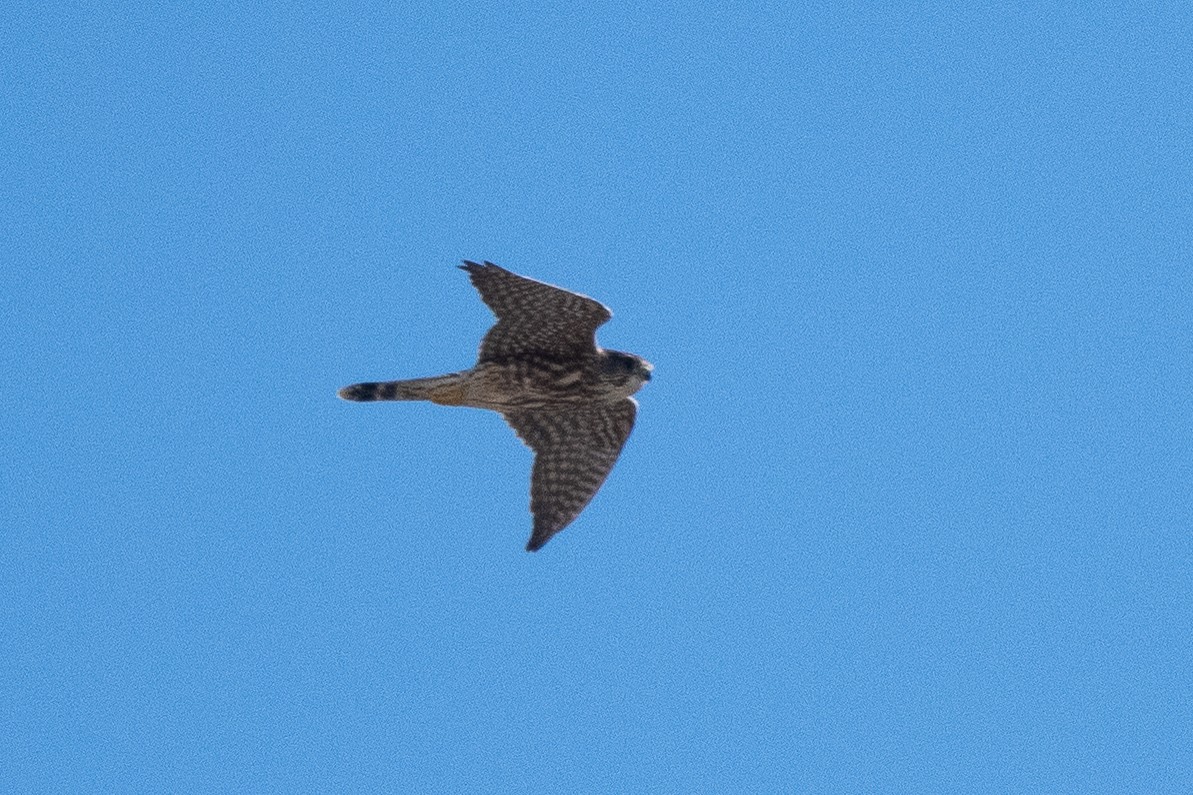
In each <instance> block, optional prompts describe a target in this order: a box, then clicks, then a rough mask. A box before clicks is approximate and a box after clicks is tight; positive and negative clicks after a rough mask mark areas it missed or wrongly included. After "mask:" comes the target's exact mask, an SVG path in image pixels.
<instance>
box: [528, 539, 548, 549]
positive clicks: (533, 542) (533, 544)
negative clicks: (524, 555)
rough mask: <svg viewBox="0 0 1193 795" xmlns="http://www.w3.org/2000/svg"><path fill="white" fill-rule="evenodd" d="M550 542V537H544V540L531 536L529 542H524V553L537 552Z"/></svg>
mask: <svg viewBox="0 0 1193 795" xmlns="http://www.w3.org/2000/svg"><path fill="white" fill-rule="evenodd" d="M550 540H551V536H546V537H545V538H544V537H541V536H531V537H530V540H529V541H527V542H526V551H527V552H538V551H539V550H540V549H542V548H543V545H544V544H546V543H547V542H548V541H550Z"/></svg>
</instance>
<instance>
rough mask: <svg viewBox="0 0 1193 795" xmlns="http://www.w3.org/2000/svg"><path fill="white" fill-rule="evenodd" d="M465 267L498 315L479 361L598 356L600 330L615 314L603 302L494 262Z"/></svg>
mask: <svg viewBox="0 0 1193 795" xmlns="http://www.w3.org/2000/svg"><path fill="white" fill-rule="evenodd" d="M460 267H461V268H462V269H463V270H465V271H467V272H468V276H469V278H470V279H471V280H472V285H473V286H474V287H476V289H477V291H478V292H479V293H480V294H481V300H483V301H484V302H485V303H486V304H488V306H489V308H490V309H492V310H493V314H495V315H496V316H497V325H495V326H493V328H491V329H489V332H488V333H487V334H485V338H484V340H482V341H481V348H480V361H489V360H504V359H509V358H510V357H515V356H522V355H525V354H527V353H540V354H548V355H552V356H555V357H560V358H571V357H580V356H591V355H593V354H595V353H596V330H597V327H598V326H600V325H601V324H602V323H604V322H605V321H606V320H608V319H609V318H610V317H612V316H613V313H611V312H610V311H609V309H608V307H606V306H605V305H604V304H602V303H600V302H599V301H594V300H593V299H591V298H589V297H587V296H584V295H579V294H578V293H573V292H569V291H567V290H562V289H560V288H558V287H552V286H551V285H549V284H544V283H543V282H538V281H535V280H534V279H527V278H526V277H525V276H519V275H518V274H516V273H510V272H509V271H507V270H506V269H505V268H501V267H498V266H497V265H494V264H493V263H491V262H486V263H484V264H483V265H482V264H480V263H476V262H469V261H465V262H464V264H463V265H461V266H460Z"/></svg>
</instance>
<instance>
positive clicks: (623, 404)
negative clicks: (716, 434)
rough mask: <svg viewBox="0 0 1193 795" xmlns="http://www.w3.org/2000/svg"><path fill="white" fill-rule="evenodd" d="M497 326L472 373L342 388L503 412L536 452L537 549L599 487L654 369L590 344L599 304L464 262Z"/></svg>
mask: <svg viewBox="0 0 1193 795" xmlns="http://www.w3.org/2000/svg"><path fill="white" fill-rule="evenodd" d="M460 267H461V269H463V270H465V271H467V272H468V276H469V278H470V279H471V280H472V284H473V286H474V287H476V289H477V291H478V292H480V295H481V300H483V301H484V302H485V303H486V304H488V306H489V308H490V309H492V310H493V314H495V315H496V316H497V323H496V325H494V326H493V327H492V328H490V329H489V331H488V333H486V334H485V337H484V339H483V340H482V341H481V346H480V355H479V356H478V357H477V362H476V365H475V366H474V367H472V368H471V369H469V370H462V371H460V372H458V373H448V374H447V375H439V376H434V377H431V378H413V379H408V380H404V381H380V382H368V383H362V384H353V385H351V386H346V387H344V388H343V389H341V390H340V391H339V393H338V394H339V396H340V397H341V398H343V399H344V400H353V401H373V400H429V401H431V402H432V403H438V404H440V405H443V406H472V407H474V408H481V409H491V410H493V411H496V412H499V413H500V414H501V416H502V417H504V418H505V421H506V422H507V423H509V425H510V427H511V428H513V429H514V433H516V434H517V435H518V438H520V439H521V440H522V441H523V442H524V443H526V445H527V446H528V447H530V448H531V449H532V450H533V451H534V467H533V470H532V472H531V476H530V512H531V514H532V515H533V516H534V527H533V530H532V532H531V536H530V541H529V542H528V543H527V544H526V549H527V550H528V551H530V552H534V551H536V550H538V549H540V548H541V547H542V546H543V544H546V543H547V541H549V540H550V539H551V537H552V536H553V535H555V534H556V533H558V532H559V531H560V530H562V529H563V528H565V527H567V526H568V525H569V524H571V522H572V520H574V519H575V518H576V517H577V516H579V514H580V512H581V511H582V510H584V507H585V506H586V505H588V503H589V502H590V501H591V500H592V498H593V496H594V495H595V494H596V493H597V490H598V489H600V487H601V484H603V483H604V482H605V478H606V477H608V475H609V471H610V470H611V469H612V468H613V464H614V463H615V462H616V461H617V457H618V455H620V454H621V448H622V446H624V445H625V441H626V439H627V438H628V437H629V435H630V431H631V430H632V429H633V427H634V417H635V415H636V414H637V410H638V402H637V401H636V400H634V399H633V398H632V397H630V395H632V394H634V393H635V392H637V391H638V390H639V389H640V388H641V387H642V385H643V384H644V383H645V382H647V381H649V380H650V373H651V370H652V369H653V367H652V366H651V364H650V363H649V362H647V361H646V360H645V359H643V358H641V357H639V356H635V355H633V354H630V353H622V352H621V351H613V350H606V349H604V348H601V347H600V346H598V345H597V344H596V330H597V327H598V326H600V325H601V324H602V323H604V322H605V321H606V320H608V319H609V318H610V317H612V313H611V312H610V311H609V309H608V308H607V307H606V306H605V305H604V304H601V303H599V302H598V301H594V300H593V299H591V298H589V297H587V296H584V295H580V294H579V293H573V292H570V291H568V290H564V289H562V288H559V287H554V286H552V285H550V284H544V283H543V282H537V281H535V280H533V279H527V278H526V277H524V276H519V275H518V274H516V273H512V272H510V271H507V270H505V269H504V268H499V267H498V266H496V265H494V264H493V263H491V262H485V263H483V264H481V263H476V262H469V261H467V260H465V262H464V264H463V265H461V266H460Z"/></svg>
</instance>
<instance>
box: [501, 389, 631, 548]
mask: <svg viewBox="0 0 1193 795" xmlns="http://www.w3.org/2000/svg"><path fill="white" fill-rule="evenodd" d="M637 410H638V404H637V403H636V402H635V401H634V399H633V398H625V399H623V400H619V401H617V402H615V403H601V404H597V405H595V406H588V407H583V408H578V409H575V410H571V411H568V410H552V411H541V410H539V411H514V412H508V413H506V414H505V415H504V416H505V421H506V422H508V423H509V424H510V427H512V428H513V429H514V432H515V433H517V434H518V437H519V438H520V439H521V440H522V441H523V442H525V443H526V444H527V445H528V446H529V447H530V448H531V449H532V450H534V453H535V456H534V470H533V472H532V473H531V477H530V512H531V513H532V514H533V515H534V531H533V533H532V534H531V536H530V542H529V543H527V545H526V549H527V550H529V551H531V552H534V551H535V550H537V549H539V548H540V547H542V546H543V544H546V543H547V541H549V540H550V538H551V536H553V535H555V534H556V533H558V532H559V531H560V530H562V529H563V528H565V527H567V526H568V525H569V524H570V523H571V522H572V520H573V519H575V518H576V517H577V516H579V514H580V512H581V511H582V510H584V507H585V506H586V505H588V503H589V502H590V501H591V500H592V498H593V496H594V495H595V494H596V493H597V490H598V489H600V487H601V485H602V484H603V483H604V482H605V478H606V477H608V476H609V471H610V470H611V469H613V465H614V464H615V463H616V462H617V457H618V456H619V455H620V454H621V448H622V447H623V446H624V445H625V441H626V439H627V438H629V435H630V431H631V430H633V427H634V417H635V415H636V414H637Z"/></svg>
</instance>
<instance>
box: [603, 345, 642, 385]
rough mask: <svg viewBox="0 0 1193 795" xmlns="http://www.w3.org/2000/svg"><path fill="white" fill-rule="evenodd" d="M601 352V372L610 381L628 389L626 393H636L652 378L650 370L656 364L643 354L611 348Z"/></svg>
mask: <svg viewBox="0 0 1193 795" xmlns="http://www.w3.org/2000/svg"><path fill="white" fill-rule="evenodd" d="M601 353H602V355H601V374H602V375H603V376H604V377H605V378H606V379H608V381H609V382H611V383H613V384H616V385H617V386H618V387H620V388H621V389H624V390H627V391H626V392H625V394H626V395H632V394H634V393H635V392H637V391H638V390H639V389H640V388H641V387H642V385H643V384H644V383H646V382H647V381H649V380H650V372H651V370H653V369H654V365H652V364H651V363H650V362H648V361H646V360H645V359H643V358H642V357H641V356H635V355H634V354H632V353H625V352H623V351H610V350H605V351H602V352H601ZM619 391H620V390H619Z"/></svg>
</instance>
